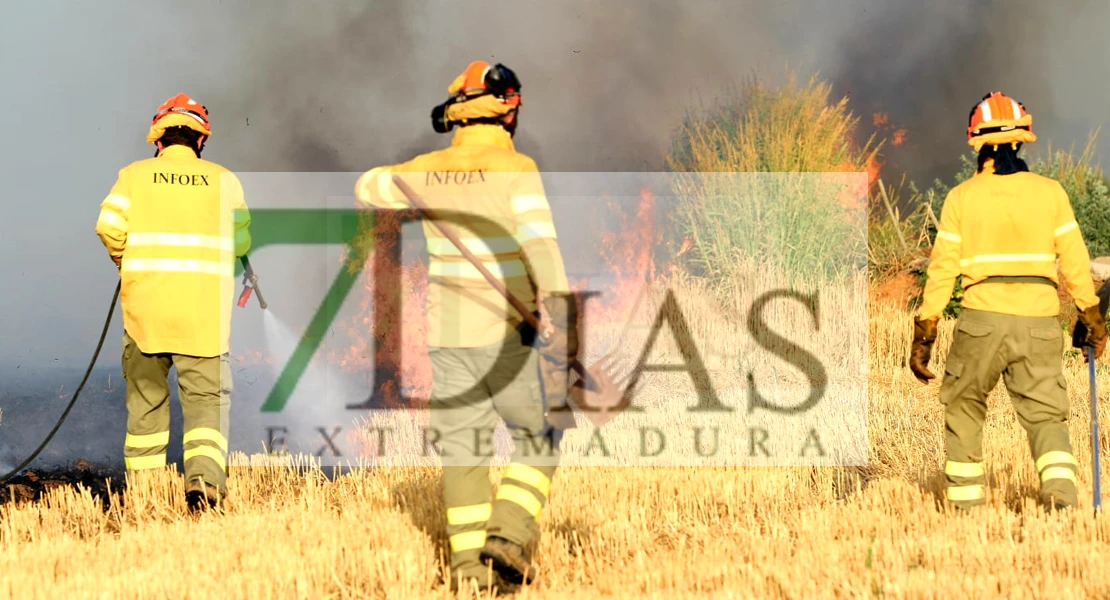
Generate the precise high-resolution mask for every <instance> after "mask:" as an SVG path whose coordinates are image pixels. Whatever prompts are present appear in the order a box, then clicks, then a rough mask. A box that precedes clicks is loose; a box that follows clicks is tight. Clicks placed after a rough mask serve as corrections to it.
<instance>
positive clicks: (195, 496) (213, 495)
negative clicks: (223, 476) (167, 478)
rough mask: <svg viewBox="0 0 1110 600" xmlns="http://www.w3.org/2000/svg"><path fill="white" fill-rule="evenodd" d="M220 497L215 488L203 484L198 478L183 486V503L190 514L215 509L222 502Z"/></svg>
mask: <svg viewBox="0 0 1110 600" xmlns="http://www.w3.org/2000/svg"><path fill="white" fill-rule="evenodd" d="M221 496H222V495H221V494H220V491H219V490H218V489H216V486H213V485H209V484H207V483H205V481H204V480H203V479H201V478H199V477H197V478H196V479H193V480H192V481H190V482H189V483H188V484H187V485H186V486H185V503H186V504H187V505H188V506H189V511H190V512H198V511H203V510H212V509H215V508H216V507H218V506H219V504H220V500H222V497H221Z"/></svg>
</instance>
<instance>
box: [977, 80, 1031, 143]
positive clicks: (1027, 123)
mask: <svg viewBox="0 0 1110 600" xmlns="http://www.w3.org/2000/svg"><path fill="white" fill-rule="evenodd" d="M967 140H968V145H970V146H971V147H973V148H975V150H976V151H978V150H980V149H981V148H982V147H983V146H985V145H988V144H993V145H995V146H997V145H999V144H1007V143H1009V144H1014V145H1015V146H1016V145H1017V144H1019V143H1025V142H1035V141H1036V140H1037V136H1035V135H1033V115H1031V114H1029V113H1027V112H1025V105H1023V104H1022V103H1020V102H1018V101H1017V100H1014V99H1013V98H1011V97H1009V96H1007V95H1005V94H1003V93H1002V92H991V93H989V94H987V95H986V96H983V99H982V100H981V101H980V102H979V103H978V104H976V105H975V106H974V107H973V108H972V109H971V114H969V115H968V124H967Z"/></svg>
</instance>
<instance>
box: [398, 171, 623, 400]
mask: <svg viewBox="0 0 1110 600" xmlns="http://www.w3.org/2000/svg"><path fill="white" fill-rule="evenodd" d="M393 183H395V184H397V187H398V188H400V190H401V192H402V193H404V194H405V196H406V197H408V199H409V201H410V202H412V204H413V206H415V207H416V208H417V209H418V210H420V212H421V213H423V214H424V215H425V217H426V218H427V219H428V221H429V222H430V223H432V224H433V225H434V226H435V227H436V228H437V229H439V230H440V231H441V232H442V233H443V235H444V237H446V238H447V239H448V240H450V241H451V243H452V244H454V245H455V247H456V248H458V249H459V252H461V253H462V255H463V256H464V257H466V259H467V260H468V261H470V263H471V264H473V265H474V267H475V268H476V269H478V272H479V273H481V274H482V276H483V277H485V279H486V281H488V282H489V284H490V285H492V286H493V287H494V289H496V290H497V291H498V292H500V293H501V295H502V296H504V297H505V299H506V300H508V302H509V304H511V305H512V306H513V308H514V309H516V311H517V312H518V313H520V316H521V318H523V319H524V321H525V322H527V323H528V324H529V325H530V326H532V328H533V329H534V330H536V332H537V333H538V332H541V331H542V329H541V327H540V323H539V320H538V319H536V316H535V315H533V314H532V313H531V312H529V311H528V309H527V308H526V307H525V306H524V303H522V302H521V301H520V300H519V299H518V298H517V297H516V296H514V295H513V294H512V293H511V292H510V291H509V290H508V288H506V287H505V284H504V283H502V282H501V281H500V280H499V279H497V278H496V277H494V276H493V274H491V273H490V272H489V270H487V269H486V267H485V265H483V264H482V261H480V260H478V257H476V256H474V254H473V253H472V252H470V250H469V249H468V248H467V247H466V246H465V245H464V244H463V243H462V241H460V240H459V238H458V236H456V235H455V233H454V232H453V231H451V229H450V228H449V227H446V226H444V225H443V223H442V221H440V220H439V219H438V218H437V217H436V215H435V213H434V212H433V211H432V209H431V208H429V207H428V205H427V204H426V203H425V202H424V200H423V199H422V198H420V196H419V195H418V194H417V193H416V192H415V191H414V190H413V189H412V188H411V187H409V185H408V184H407V183H405V180H403V179H401V178H400V177H399V176H397V175H394V176H393ZM610 366H611V362H610V357H609V356H606V357H603V358H602V359H601V360H599V361H598V362H597V363H595V364H594V365H593V366H591V367H589V368H587V367H585V366H583V365H582V363H581V362H580V361H578V360H575V361H574V362H573V363H571V368H572V369H574V371H575V373H577V374H578V377H579V379H578V380H577V381H576V382H575V383H574V385H573V386H572V387H573V388H575V389H574V390H573V391H575V392H577V393H576V394H574V397H576V398H577V399H578V404H579V405H578V406H577V408H578V409H579V410H581V411H603V412H619V411H622V410H624V409H625V408H627V406H628V404H629V403H630V402H631V398H630V397H628V396H626V395H625V394H624V392H622V391H621V390H620V389H619V388H618V386H617V383H616V381H614V379H613V378H612V377H611V376H610V375H609V373H608V372H606V371H607V368H608V367H610ZM550 410H552V411H560V410H564V411H565V410H569V407H555V408H551V409H550Z"/></svg>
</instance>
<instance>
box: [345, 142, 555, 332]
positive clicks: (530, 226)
mask: <svg viewBox="0 0 1110 600" xmlns="http://www.w3.org/2000/svg"><path fill="white" fill-rule="evenodd" d="M394 174H400V176H401V177H402V178H403V179H404V181H405V182H406V183H407V184H408V185H409V186H410V187H412V189H413V190H414V191H415V192H416V193H417V194H419V195H420V196H421V197H422V198H423V199H424V202H425V203H426V204H427V205H428V207H429V208H431V209H432V210H433V211H457V212H459V213H463V214H462V216H461V217H460V218H458V219H454V220H449V221H445V222H444V224H445V225H446V226H447V227H448V228H450V229H451V230H453V232H454V233H455V235H456V236H458V238H459V239H460V240H461V241H462V242H463V244H464V245H465V246H466V248H467V249H468V250H470V251H471V252H472V253H473V254H474V255H475V256H476V257H477V258H479V259H480V260H481V261H482V264H483V265H484V266H485V267H486V269H487V270H489V271H490V273H492V274H493V275H494V276H496V277H498V278H499V279H500V280H501V281H502V282H503V283H504V284H505V286H506V288H508V290H509V291H510V292H511V293H512V294H513V295H514V296H516V297H517V298H518V299H519V300H520V301H521V302H522V303H523V304H524V305H525V306H526V307H527V308H528V310H530V311H535V310H536V306H537V301H538V298H537V296H539V298H542V296H543V295H545V294H548V293H553V292H567V291H569V286H568V283H567V275H566V271H565V269H564V265H563V257H562V254H561V253H560V251H559V246H558V244H557V239H556V236H555V225H554V223H553V222H552V219H551V208H550V206H549V205H548V202H547V196H546V194H545V192H544V188H543V182H542V179H541V178H540V173H539V169H537V167H536V163H535V161H534V160H532V159H531V158H529V157H528V156H526V155H524V154H521V153H519V152H517V151H516V150H515V148H514V146H513V142H512V138H511V137H510V136H509V134H508V132H506V131H505V130H504V129H503V128H502V127H500V126H497V125H486V124H481V125H471V126H468V127H463V128H461V129H459V130H458V131H456V133H455V137H454V139H453V140H452V143H451V147H449V148H445V149H443V150H438V151H435V152H430V153H428V154H423V155H420V156H417V157H416V158H414V159H412V160H410V161H408V162H405V163H401V164H398V165H392V166H386V167H378V168H375V169H372V170H370V171H368V172H366V173H365V174H363V175H362V176H361V177H360V178H359V180H358V183H357V184H356V185H355V195H356V196H357V197H358V198H359V200H361V201H362V202H364V203H366V204H368V205H370V206H373V207H377V208H385V209H390V208H392V209H407V208H412V207H411V206H410V204H409V202H408V200H407V199H406V197H405V195H404V194H403V193H402V192H401V190H400V189H399V188H398V187H397V186H396V185H395V184H394V183H393V181H392V176H393V175H394ZM423 228H424V236H425V239H426V242H427V250H428V258H429V264H428V301H427V315H428V341H427V343H428V345H429V346H435V347H447V348H476V347H481V346H489V345H493V344H496V343H498V342H500V341H501V340H503V339H505V337H506V336H507V335H509V333H510V332H511V331H512V329H513V327H515V326H516V325H518V324H519V323H520V321H521V318H520V316H519V315H518V313H516V311H515V310H514V309H513V308H512V307H511V306H510V305H509V304H508V302H507V301H506V300H505V298H504V297H503V296H502V295H501V294H500V293H499V292H498V291H497V290H496V289H494V287H493V286H491V285H490V284H489V282H488V281H486V280H485V279H484V278H483V277H482V275H481V273H480V272H479V271H478V269H476V268H475V267H474V266H473V265H472V264H471V263H470V262H469V261H467V259H466V257H464V256H463V254H462V253H461V252H460V251H459V250H458V249H456V248H455V246H454V245H453V244H452V243H451V241H450V240H449V239H448V238H446V237H444V236H443V235H442V234H441V233H440V231H439V229H438V228H437V227H436V226H435V224H434V223H432V222H430V221H427V220H424V221H423Z"/></svg>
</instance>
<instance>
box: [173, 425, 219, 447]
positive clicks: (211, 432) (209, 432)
mask: <svg viewBox="0 0 1110 600" xmlns="http://www.w3.org/2000/svg"><path fill="white" fill-rule="evenodd" d="M202 440H203V441H208V442H215V443H216V445H217V446H219V447H220V450H223V451H224V452H227V438H225V437H224V436H223V434H222V433H220V432H219V431H216V430H215V429H212V428H210V427H197V428H196V429H190V430H189V431H186V432H185V435H183V436H181V443H182V444H188V443H189V442H199V441H202Z"/></svg>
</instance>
